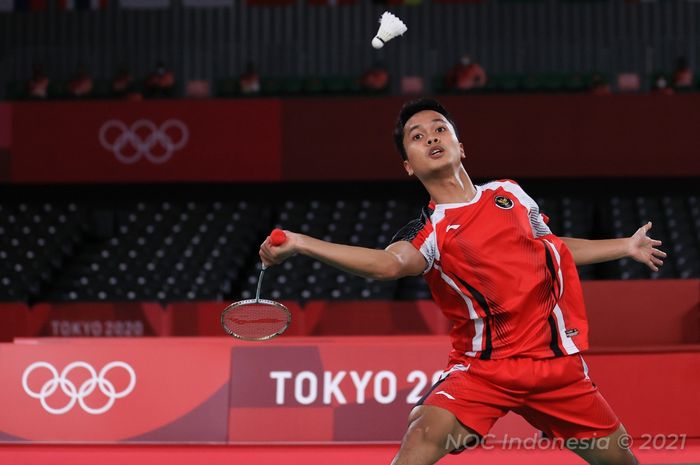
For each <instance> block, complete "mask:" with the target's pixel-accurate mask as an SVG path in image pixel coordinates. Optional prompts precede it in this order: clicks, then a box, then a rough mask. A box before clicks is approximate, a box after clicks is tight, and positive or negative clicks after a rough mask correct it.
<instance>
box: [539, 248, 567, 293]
mask: <svg viewBox="0 0 700 465" xmlns="http://www.w3.org/2000/svg"><path fill="white" fill-rule="evenodd" d="M544 242H545V243H546V244H547V245H549V248H550V249H552V252H554V257H556V259H557V272H558V277H559V297H561V296H562V294H563V293H564V277H563V276H562V274H561V257H560V256H559V251H558V250H557V248H556V247H555V246H554V244H552V243H551V242H549V241H548V240H547V239H544Z"/></svg>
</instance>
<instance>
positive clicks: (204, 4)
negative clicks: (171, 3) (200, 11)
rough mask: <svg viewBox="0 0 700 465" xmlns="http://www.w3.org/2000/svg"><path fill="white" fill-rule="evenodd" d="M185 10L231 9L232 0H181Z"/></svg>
mask: <svg viewBox="0 0 700 465" xmlns="http://www.w3.org/2000/svg"><path fill="white" fill-rule="evenodd" d="M182 6H184V7H185V8H231V7H232V6H233V0H182Z"/></svg>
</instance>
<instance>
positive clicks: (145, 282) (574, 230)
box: [0, 185, 700, 303]
mask: <svg viewBox="0 0 700 465" xmlns="http://www.w3.org/2000/svg"><path fill="white" fill-rule="evenodd" d="M85 189H86V188H82V191H80V192H84V191H85ZM264 189H265V187H264V186H257V187H255V186H252V187H251V186H249V187H248V190H249V191H250V192H251V194H245V193H244V192H242V191H240V189H239V192H232V193H221V192H218V193H214V194H213V195H207V194H206V187H205V186H202V188H201V189H193V190H192V195H189V196H188V195H187V194H183V193H180V194H179V195H176V196H173V198H172V199H168V198H167V197H168V196H167V195H165V194H164V192H163V191H162V190H161V191H158V193H157V194H153V193H151V194H150V195H148V194H143V193H140V194H134V195H132V196H131V197H128V196H127V197H126V198H124V199H121V200H119V201H114V200H95V199H91V200H85V199H86V198H89V197H93V196H91V195H84V194H81V195H80V196H82V197H83V200H80V199H73V200H61V199H60V198H59V199H58V200H56V199H53V200H52V199H51V198H50V197H49V196H48V195H46V197H45V198H33V199H30V200H29V201H24V200H20V201H13V200H10V198H11V197H10V198H8V197H7V196H5V197H4V198H3V200H2V201H0V259H2V262H3V272H2V276H1V277H0V280H1V282H2V286H1V287H0V299H2V300H3V301H23V302H29V303H34V302H39V301H53V302H73V301H161V302H169V301H188V300H223V299H231V298H237V297H240V298H251V297H253V296H254V293H255V286H256V283H257V277H258V273H259V270H260V264H259V260H258V258H257V249H258V245H259V243H260V241H261V240H262V239H263V238H264V236H265V234H266V233H267V232H268V231H269V230H270V229H271V228H273V227H282V228H286V229H289V230H293V231H299V232H302V233H305V234H309V235H312V236H315V237H319V238H323V239H326V240H331V241H334V242H340V243H346V244H351V245H360V246H368V247H377V248H383V247H385V246H386V245H388V244H389V242H390V240H391V238H392V236H393V234H394V233H395V232H396V231H398V230H399V229H400V228H401V227H402V226H403V225H404V224H406V223H407V222H408V221H410V220H411V219H413V218H415V217H417V216H418V213H419V212H420V208H421V206H422V204H423V203H424V199H423V198H422V197H420V196H415V195H414V196H410V195H409V196H404V195H403V194H402V193H401V191H399V192H397V193H396V195H395V196H393V195H392V194H387V193H386V192H385V193H381V192H380V190H381V186H380V185H376V186H374V187H373V188H371V189H368V190H366V191H365V192H362V193H358V192H355V193H352V192H351V191H352V190H353V188H352V186H346V187H345V188H339V189H336V190H338V193H337V194H330V195H325V194H324V195H322V194H320V193H319V192H321V191H322V189H319V190H318V191H317V192H316V193H313V192H312V191H313V189H311V190H309V191H308V192H296V194H293V195H292V196H291V197H290V200H288V201H285V202H275V201H272V200H265V198H266V197H265V194H263V193H262V191H263V190H264ZM279 189H291V191H292V192H294V190H295V189H294V188H285V187H279ZM88 190H89V189H88ZM296 190H297V191H298V190H299V189H296ZM403 190H404V191H405V190H406V189H403ZM544 190H546V189H544ZM165 192H169V190H168V189H165ZM164 195H165V196H164ZM80 196H79V197H80ZM94 197H98V198H100V196H94ZM224 199H225V200H224ZM251 199H258V200H251ZM260 199H262V200H260ZM536 200H537V202H538V204H539V205H540V208H541V211H542V212H544V213H545V214H546V215H547V216H548V217H549V218H550V228H551V229H552V230H553V231H554V232H555V233H556V234H558V235H560V236H571V237H584V238H601V237H624V236H628V235H630V234H631V233H633V232H634V231H635V230H636V229H637V228H638V227H639V226H640V225H641V224H643V223H644V222H646V221H648V220H653V221H654V229H653V236H654V237H658V238H660V239H661V240H663V241H664V248H665V250H667V251H668V252H669V258H668V260H667V261H666V264H665V265H664V267H663V268H662V269H661V271H660V272H658V273H652V272H650V270H649V269H648V268H646V267H644V266H643V265H641V264H639V263H636V262H634V261H631V260H629V259H623V260H620V261H617V262H612V263H608V264H604V265H598V266H584V267H580V269H579V273H580V276H581V278H582V279H623V280H627V279H648V278H651V279H668V278H698V277H700V267H699V266H698V263H700V260H698V257H699V252H700V196H697V195H680V194H674V195H657V194H645V195H633V194H630V195H619V196H618V195H611V196H608V197H596V198H588V197H586V196H584V195H582V194H580V193H574V195H572V196H560V195H556V194H554V193H548V194H546V195H539V196H536ZM265 285H266V287H267V289H268V291H269V293H270V296H271V297H272V298H274V299H288V300H296V301H300V302H305V301H308V300H316V299H327V300H353V299H378V300H394V299H396V300H414V299H428V298H429V293H428V290H427V287H426V286H425V284H424V282H423V280H422V279H421V278H420V277H415V278H406V279H403V280H400V281H398V282H379V281H372V280H366V279H363V278H358V277H354V276H351V275H348V274H346V273H342V272H340V271H337V270H335V269H333V268H331V267H329V266H326V265H324V264H322V263H319V262H316V261H313V260H311V259H309V258H306V257H296V258H294V259H292V260H289V261H287V262H285V263H284V264H283V265H282V266H280V267H273V268H271V269H270V270H269V271H268V274H267V277H266V279H265Z"/></svg>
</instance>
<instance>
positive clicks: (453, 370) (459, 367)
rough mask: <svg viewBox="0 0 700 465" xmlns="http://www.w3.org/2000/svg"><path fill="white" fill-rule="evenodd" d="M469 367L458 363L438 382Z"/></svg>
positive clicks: (443, 374) (444, 372) (444, 373)
mask: <svg viewBox="0 0 700 465" xmlns="http://www.w3.org/2000/svg"><path fill="white" fill-rule="evenodd" d="M581 360H583V357H581ZM584 363H585V362H584ZM471 366H472V364H471V363H470V364H469V365H467V366H464V365H462V364H461V363H458V364H457V365H455V366H453V367H452V368H450V369H449V370H447V371H443V372H442V374H441V375H440V380H443V379H445V378H447V377H448V376H449V375H450V373H452V372H455V371H465V372H466V371H469V369H470V368H471Z"/></svg>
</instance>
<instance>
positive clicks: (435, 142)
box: [428, 137, 440, 145]
mask: <svg viewBox="0 0 700 465" xmlns="http://www.w3.org/2000/svg"><path fill="white" fill-rule="evenodd" d="M438 142H440V141H439V140H438V138H437V137H433V138H432V139H428V145H433V144H437V143H438Z"/></svg>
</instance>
